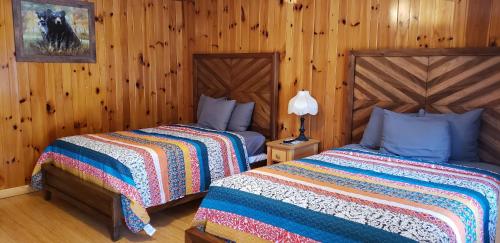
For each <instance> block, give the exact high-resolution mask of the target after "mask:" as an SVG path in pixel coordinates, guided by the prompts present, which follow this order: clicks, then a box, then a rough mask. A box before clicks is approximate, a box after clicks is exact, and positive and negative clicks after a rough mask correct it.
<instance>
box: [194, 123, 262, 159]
mask: <svg viewBox="0 0 500 243" xmlns="http://www.w3.org/2000/svg"><path fill="white" fill-rule="evenodd" d="M189 126H196V127H202V126H200V125H198V124H196V123H192V124H189ZM227 132H232V133H235V134H238V135H240V136H242V137H243V139H244V140H245V146H246V149H247V153H248V156H249V157H252V156H255V155H259V154H261V153H264V152H265V143H266V137H265V136H264V135H262V134H261V133H258V132H254V131H244V132H233V131H227Z"/></svg>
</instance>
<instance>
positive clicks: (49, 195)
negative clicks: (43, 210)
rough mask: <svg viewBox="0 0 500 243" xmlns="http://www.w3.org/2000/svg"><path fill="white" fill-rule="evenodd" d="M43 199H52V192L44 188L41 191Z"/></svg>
mask: <svg viewBox="0 0 500 243" xmlns="http://www.w3.org/2000/svg"><path fill="white" fill-rule="evenodd" d="M43 199H45V201H50V199H52V192H51V191H49V190H47V189H45V190H44V192H43Z"/></svg>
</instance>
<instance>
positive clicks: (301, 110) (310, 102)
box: [288, 90, 318, 141]
mask: <svg viewBox="0 0 500 243" xmlns="http://www.w3.org/2000/svg"><path fill="white" fill-rule="evenodd" d="M292 113H293V114H295V115H298V116H300V130H299V131H300V135H299V136H298V137H297V138H296V139H295V141H308V140H309V139H308V138H307V137H306V135H305V134H304V132H305V128H304V120H305V118H304V116H305V115H307V114H310V115H316V114H318V102H316V100H315V99H314V98H313V97H312V96H311V95H310V94H309V91H305V90H302V91H299V92H298V93H297V95H296V96H295V97H293V98H292V99H291V100H290V102H288V114H292Z"/></svg>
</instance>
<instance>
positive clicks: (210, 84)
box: [193, 53, 279, 140]
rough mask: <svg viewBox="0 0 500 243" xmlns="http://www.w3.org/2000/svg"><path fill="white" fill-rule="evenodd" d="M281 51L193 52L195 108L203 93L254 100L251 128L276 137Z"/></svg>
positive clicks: (271, 138)
mask: <svg viewBox="0 0 500 243" xmlns="http://www.w3.org/2000/svg"><path fill="white" fill-rule="evenodd" d="M278 74H279V53H227V54H194V55H193V85H194V87H193V88H194V96H193V98H194V103H193V104H194V111H195V115H194V117H196V110H197V106H198V99H199V97H200V95H201V94H204V95H208V96H211V97H228V98H229V99H234V100H236V101H238V102H242V103H243V102H250V101H253V102H255V109H254V112H253V119H252V125H251V127H250V130H252V131H256V132H260V133H261V134H263V135H264V136H266V138H267V139H270V140H275V139H277V129H278V125H277V122H278V121H277V114H278Z"/></svg>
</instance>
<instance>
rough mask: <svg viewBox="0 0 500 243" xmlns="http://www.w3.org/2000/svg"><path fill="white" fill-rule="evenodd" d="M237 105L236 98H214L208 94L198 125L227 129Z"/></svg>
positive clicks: (221, 129)
mask: <svg viewBox="0 0 500 243" xmlns="http://www.w3.org/2000/svg"><path fill="white" fill-rule="evenodd" d="M235 106H236V101H235V100H223V99H214V98H210V97H208V96H207V97H206V98H205V104H204V105H203V109H202V111H201V114H200V118H199V119H198V125H200V126H202V127H206V128H210V129H215V130H220V131H225V130H226V128H227V124H228V123H229V119H230V118H231V113H232V112H233V110H234V107H235Z"/></svg>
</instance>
